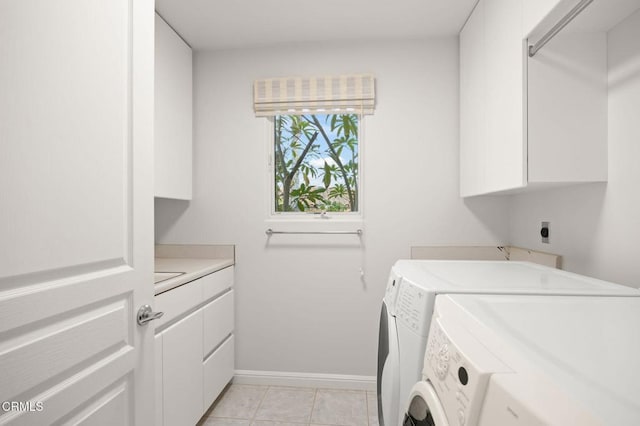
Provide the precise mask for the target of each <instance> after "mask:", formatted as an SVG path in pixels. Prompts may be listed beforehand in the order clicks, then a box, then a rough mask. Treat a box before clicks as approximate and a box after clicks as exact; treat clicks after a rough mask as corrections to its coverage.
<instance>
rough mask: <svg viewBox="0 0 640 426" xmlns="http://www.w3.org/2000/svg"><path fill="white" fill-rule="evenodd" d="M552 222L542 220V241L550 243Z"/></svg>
mask: <svg viewBox="0 0 640 426" xmlns="http://www.w3.org/2000/svg"><path fill="white" fill-rule="evenodd" d="M549 225H551V222H542V224H541V225H540V237H542V242H543V243H545V244H549V234H550V228H549Z"/></svg>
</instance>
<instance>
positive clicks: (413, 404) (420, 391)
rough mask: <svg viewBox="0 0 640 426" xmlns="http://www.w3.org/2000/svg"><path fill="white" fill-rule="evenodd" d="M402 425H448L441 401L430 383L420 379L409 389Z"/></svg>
mask: <svg viewBox="0 0 640 426" xmlns="http://www.w3.org/2000/svg"><path fill="white" fill-rule="evenodd" d="M402 423H403V426H449V422H448V421H447V417H446V415H445V414H444V408H443V407H442V403H441V402H440V400H439V399H438V395H436V391H435V389H433V386H432V385H431V383H429V382H427V381H421V382H418V383H416V384H415V385H414V386H413V389H411V394H410V395H409V401H408V403H407V411H406V414H405V416H404V421H403V422H402Z"/></svg>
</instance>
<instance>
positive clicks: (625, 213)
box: [510, 12, 640, 287]
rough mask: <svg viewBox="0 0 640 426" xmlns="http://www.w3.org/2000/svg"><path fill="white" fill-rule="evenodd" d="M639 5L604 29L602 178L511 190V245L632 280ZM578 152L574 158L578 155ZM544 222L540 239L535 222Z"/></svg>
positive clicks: (638, 273)
mask: <svg viewBox="0 0 640 426" xmlns="http://www.w3.org/2000/svg"><path fill="white" fill-rule="evenodd" d="M638 40H640V12H636V13H635V14H634V15H632V16H631V17H629V18H628V19H626V20H625V21H624V22H622V23H621V24H619V25H618V26H617V27H615V28H614V29H613V30H611V31H610V32H609V34H608V62H609V64H608V67H609V69H608V72H609V102H608V103H609V105H608V109H609V111H608V114H609V119H608V126H609V129H608V134H609V135H608V137H609V152H608V162H609V180H608V183H607V184H606V185H605V184H593V185H584V186H580V187H567V188H563V189H557V190H554V191H546V192H539V193H533V194H523V195H518V196H515V197H513V200H512V205H511V223H510V238H511V243H512V244H514V245H516V246H522V247H529V248H536V249H540V250H546V251H551V252H554V253H558V254H561V255H562V256H563V258H564V262H563V264H564V269H568V270H571V271H575V272H579V273H583V274H586V275H591V276H595V277H598V278H602V279H606V280H611V281H615V282H619V283H621V284H626V285H630V286H633V287H640V266H639V265H638V245H639V244H640V189H639V187H638V185H639V184H640V166H639V165H640V143H639V141H640V126H639V125H638V123H639V122H638V120H639V117H640V116H639V113H640V45H639V44H638ZM579 160H580V158H579V156H578V157H577V158H576V161H579ZM542 220H549V221H551V244H548V245H547V244H541V243H540V236H539V228H540V221H542Z"/></svg>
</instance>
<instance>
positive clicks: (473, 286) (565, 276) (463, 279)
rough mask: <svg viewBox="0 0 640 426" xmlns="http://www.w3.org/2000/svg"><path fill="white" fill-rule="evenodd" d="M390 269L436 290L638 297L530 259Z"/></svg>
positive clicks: (421, 263)
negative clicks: (526, 260)
mask: <svg viewBox="0 0 640 426" xmlns="http://www.w3.org/2000/svg"><path fill="white" fill-rule="evenodd" d="M393 270H394V272H395V273H396V274H397V275H400V276H402V279H403V280H409V281H411V282H413V283H415V284H416V285H418V286H421V287H422V288H424V289H426V290H432V291H433V292H435V293H498V294H559V295H564V294H567V295H569V294H590V295H625V296H640V291H639V290H638V289H635V288H630V287H625V286H622V285H619V284H614V283H610V282H607V281H601V280H597V279H594V278H589V277H585V276H581V275H577V274H573V273H571V272H567V271H562V270H559V269H554V268H549V267H546V266H542V265H536V264H533V263H529V262H513V261H462V260H398V261H397V262H396V263H395V265H394V266H393Z"/></svg>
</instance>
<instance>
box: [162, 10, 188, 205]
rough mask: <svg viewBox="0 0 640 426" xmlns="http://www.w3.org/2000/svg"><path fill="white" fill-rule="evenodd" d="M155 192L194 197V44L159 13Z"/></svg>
mask: <svg viewBox="0 0 640 426" xmlns="http://www.w3.org/2000/svg"><path fill="white" fill-rule="evenodd" d="M155 34H156V58H155V62H156V69H155V196H156V197H161V198H176V199H181V200H190V199H191V197H192V185H193V184H192V182H193V172H192V168H193V167H192V150H193V148H192V145H193V77H192V70H193V65H192V59H193V58H192V52H191V48H190V47H189V46H188V45H187V44H186V43H185V42H184V41H183V40H182V39H181V38H180V36H179V35H178V34H176V32H175V31H173V29H172V28H171V27H170V26H169V25H168V24H167V23H166V22H165V21H164V20H163V19H162V18H161V17H160V16H158V15H157V14H156V31H155Z"/></svg>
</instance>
